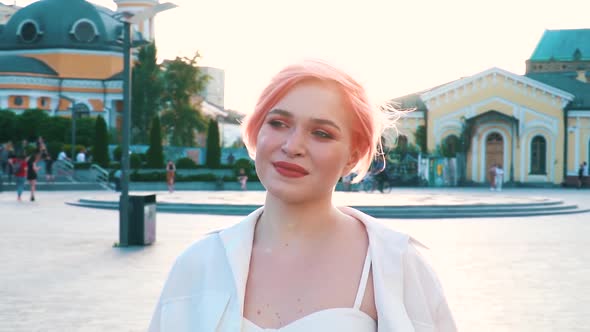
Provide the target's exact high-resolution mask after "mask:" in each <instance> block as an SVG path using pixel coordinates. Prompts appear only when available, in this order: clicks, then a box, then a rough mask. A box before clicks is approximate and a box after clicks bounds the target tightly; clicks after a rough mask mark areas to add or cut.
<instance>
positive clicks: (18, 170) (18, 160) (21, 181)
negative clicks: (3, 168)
mask: <svg viewBox="0 0 590 332" xmlns="http://www.w3.org/2000/svg"><path fill="white" fill-rule="evenodd" d="M10 165H11V167H12V170H14V178H15V181H16V199H17V200H18V201H21V196H22V194H23V191H24V189H25V180H26V178H27V162H26V161H25V156H24V155H23V154H18V155H17V156H16V157H14V158H12V159H11V160H10Z"/></svg>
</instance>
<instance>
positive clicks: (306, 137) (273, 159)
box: [256, 82, 356, 202]
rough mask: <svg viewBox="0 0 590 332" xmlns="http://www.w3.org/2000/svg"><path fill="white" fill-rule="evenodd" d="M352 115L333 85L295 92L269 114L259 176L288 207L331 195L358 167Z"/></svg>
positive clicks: (310, 85) (307, 85)
mask: <svg viewBox="0 0 590 332" xmlns="http://www.w3.org/2000/svg"><path fill="white" fill-rule="evenodd" d="M351 133H352V115H351V112H350V111H349V108H348V107H347V106H346V105H345V103H344V102H343V100H342V96H341V94H340V92H339V91H338V89H337V88H336V87H335V86H334V85H332V84H329V83H323V82H304V83H300V84H298V85H296V86H295V87H293V88H292V89H291V90H290V91H289V92H288V93H287V94H286V95H285V96H284V97H283V98H282V99H281V100H280V101H279V102H278V103H277V104H276V105H275V106H274V107H273V108H271V110H270V111H269V113H268V114H267V116H266V118H265V120H264V122H263V124H262V127H261V128H260V131H259V132H258V137H257V144H256V171H257V173H258V176H259V178H260V181H261V182H262V184H263V185H264V186H265V187H266V189H267V190H268V192H269V193H270V194H272V195H275V196H277V197H278V198H279V199H281V200H283V201H287V202H303V201H307V200H310V199H311V200H314V199H318V198H321V197H326V195H328V196H329V195H331V193H332V191H333V189H334V186H335V185H336V183H337V181H338V179H339V178H340V177H341V176H342V175H344V174H346V173H347V172H348V171H349V170H350V168H352V166H354V162H355V161H356V160H355V159H354V158H353V157H352V153H351V140H352V137H351V136H352V134H351Z"/></svg>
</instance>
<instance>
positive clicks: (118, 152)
mask: <svg viewBox="0 0 590 332" xmlns="http://www.w3.org/2000/svg"><path fill="white" fill-rule="evenodd" d="M113 160H114V161H118V162H121V146H120V145H117V146H116V147H115V149H114V150H113Z"/></svg>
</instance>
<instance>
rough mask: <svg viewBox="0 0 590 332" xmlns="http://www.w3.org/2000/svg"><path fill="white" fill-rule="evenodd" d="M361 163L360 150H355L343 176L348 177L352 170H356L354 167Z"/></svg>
mask: <svg viewBox="0 0 590 332" xmlns="http://www.w3.org/2000/svg"><path fill="white" fill-rule="evenodd" d="M358 161H359V153H358V150H356V149H355V150H354V151H352V153H351V154H350V158H349V159H348V162H347V163H346V165H345V166H344V170H343V171H342V175H341V177H342V176H345V175H348V174H349V173H350V172H351V171H352V169H353V168H354V166H356V164H357V163H358Z"/></svg>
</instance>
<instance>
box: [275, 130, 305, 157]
mask: <svg viewBox="0 0 590 332" xmlns="http://www.w3.org/2000/svg"><path fill="white" fill-rule="evenodd" d="M281 150H282V151H283V152H284V153H285V154H286V155H287V156H289V157H296V156H302V155H303V154H304V153H305V137H304V133H302V132H301V131H300V130H297V129H294V130H292V131H291V132H289V135H288V136H287V137H286V138H285V141H284V142H283V145H282V146H281Z"/></svg>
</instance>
